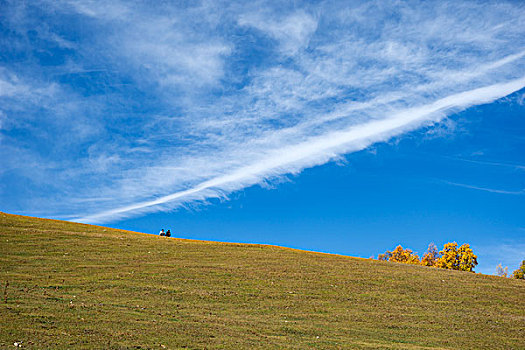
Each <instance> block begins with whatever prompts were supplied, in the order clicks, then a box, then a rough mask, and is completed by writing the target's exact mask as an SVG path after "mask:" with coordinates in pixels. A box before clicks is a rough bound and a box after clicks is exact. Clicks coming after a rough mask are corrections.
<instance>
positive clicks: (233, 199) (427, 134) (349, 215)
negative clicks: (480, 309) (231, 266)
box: [0, 1, 525, 273]
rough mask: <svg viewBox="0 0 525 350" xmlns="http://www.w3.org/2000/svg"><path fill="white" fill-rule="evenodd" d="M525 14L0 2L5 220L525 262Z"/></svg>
mask: <svg viewBox="0 0 525 350" xmlns="http://www.w3.org/2000/svg"><path fill="white" fill-rule="evenodd" d="M524 14H525V7H524V5H523V4H521V3H519V2H515V1H510V2H498V3H494V2H487V3H485V2H457V1H451V2H447V1H442V2H415V1H408V2H403V1H401V2H396V3H395V4H394V3H392V4H385V3H384V2H382V1H377V2H374V1H366V2H359V1H353V2H345V1H323V2H300V1H299V2H298V1H293V2H268V1H265V2H257V1H256V2H250V3H248V4H246V3H245V2H224V3H223V2H220V1H213V2H211V1H210V2H206V1H203V2H194V1H192V2H184V1H182V2H181V1H178V2H170V1H166V2H162V3H161V4H158V5H156V6H151V4H150V3H148V2H133V1H127V2H119V1H112V2H110V3H108V2H102V1H100V2H97V1H34V2H28V3H24V2H19V1H12V2H11V1H7V2H1V3H0V47H1V48H2V49H1V50H0V159H2V167H1V169H0V178H1V182H0V210H3V211H6V212H11V213H19V214H26V215H33V216H40V217H52V218H62V219H69V220H74V221H79V222H88V223H97V224H104V225H108V226H112V227H121V228H127V229H132V230H137V231H145V232H157V231H158V229H159V228H161V227H164V228H168V227H169V228H171V229H172V230H173V231H174V232H175V233H176V235H177V236H181V237H187V238H198V239H211V240H221V241H242V242H260V243H271V244H279V245H285V246H292V247H298V248H303V249H310V250H316V251H326V252H337V253H342V254H349V255H355V256H363V257H369V256H371V255H374V256H376V255H377V254H378V253H380V252H383V251H384V250H386V249H391V248H393V247H394V246H395V245H397V244H398V243H399V244H402V245H404V246H407V247H410V248H412V249H413V250H415V251H418V252H419V253H422V252H423V251H424V250H425V249H426V246H427V244H428V243H429V242H432V241H433V242H435V243H436V244H438V245H439V246H440V245H442V244H443V243H445V242H446V241H450V240H455V241H458V242H459V243H463V242H468V243H471V244H472V245H473V247H474V248H475V251H476V252H478V255H479V261H480V265H479V267H478V269H477V271H481V272H484V273H493V272H494V270H495V266H496V265H497V264H498V263H500V262H501V263H503V265H508V266H509V268H510V269H514V268H516V267H517V266H518V265H519V262H520V261H521V260H522V259H523V258H525V256H524V254H525V243H524V239H523V238H524V237H525V218H524V217H525V215H523V213H524V212H525V202H524V198H525V181H524V180H525V177H524V174H525V159H524V158H525V155H524V153H525V152H524V150H525V132H524V131H525V119H524V116H525V102H524V100H525V95H524V91H525V90H524V87H525V69H524V68H525V33H524V32H525V23H524V22H525V16H524Z"/></svg>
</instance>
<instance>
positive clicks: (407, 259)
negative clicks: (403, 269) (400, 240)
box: [385, 245, 419, 264]
mask: <svg viewBox="0 0 525 350" xmlns="http://www.w3.org/2000/svg"><path fill="white" fill-rule="evenodd" d="M387 253H390V254H389V255H390V257H389V259H388V261H393V262H399V263H404V264H419V256H418V255H417V254H414V252H412V250H410V249H408V248H407V249H403V247H402V246H400V245H398V246H397V247H396V249H394V250H393V251H392V252H387ZM387 253H385V254H387Z"/></svg>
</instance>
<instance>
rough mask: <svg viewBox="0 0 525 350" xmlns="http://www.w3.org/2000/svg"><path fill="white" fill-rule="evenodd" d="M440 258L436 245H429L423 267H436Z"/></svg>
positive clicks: (423, 259) (422, 263) (422, 260)
mask: <svg viewBox="0 0 525 350" xmlns="http://www.w3.org/2000/svg"><path fill="white" fill-rule="evenodd" d="M438 258H439V254H438V250H437V247H436V245H435V244H434V243H430V244H429V245H428V249H427V252H426V253H425V255H423V258H422V259H421V265H424V266H436V263H437V259H438Z"/></svg>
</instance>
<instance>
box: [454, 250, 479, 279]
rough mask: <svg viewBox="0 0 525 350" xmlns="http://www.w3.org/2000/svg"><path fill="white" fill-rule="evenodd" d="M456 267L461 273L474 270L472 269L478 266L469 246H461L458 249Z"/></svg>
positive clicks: (476, 258) (475, 256)
mask: <svg viewBox="0 0 525 350" xmlns="http://www.w3.org/2000/svg"><path fill="white" fill-rule="evenodd" d="M458 260H459V263H458V266H459V270H461V271H470V272H472V270H474V267H476V265H477V264H478V256H477V255H476V254H474V251H473V250H472V248H470V245H469V244H466V243H465V244H462V245H461V247H459V249H458Z"/></svg>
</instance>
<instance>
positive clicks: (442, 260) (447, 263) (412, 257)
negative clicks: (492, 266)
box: [377, 242, 478, 272]
mask: <svg viewBox="0 0 525 350" xmlns="http://www.w3.org/2000/svg"><path fill="white" fill-rule="evenodd" d="M377 258H378V259H379V260H386V261H393V262H399V263H404V264H421V265H424V266H434V267H438V268H442V269H450V270H461V271H471V272H472V271H473V269H474V267H475V266H476V265H477V264H478V257H477V256H476V254H474V251H473V250H472V248H470V245H469V244H466V243H465V244H463V245H461V246H460V247H459V248H458V244H457V243H456V242H449V243H447V244H445V245H444V247H443V250H442V251H440V252H439V253H438V251H437V247H436V245H435V244H434V243H430V244H429V246H428V249H427V251H426V253H425V255H424V256H423V258H422V259H421V260H420V259H419V256H418V255H417V254H415V253H414V252H413V251H412V250H410V249H403V247H402V246H401V245H398V246H397V247H396V248H395V249H394V250H393V251H389V250H387V251H386V252H385V253H384V254H379V255H378V257H377Z"/></svg>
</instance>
